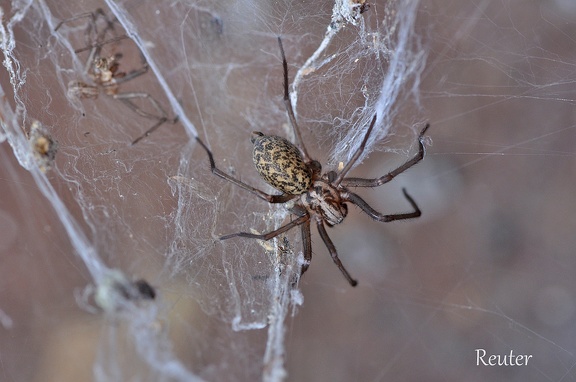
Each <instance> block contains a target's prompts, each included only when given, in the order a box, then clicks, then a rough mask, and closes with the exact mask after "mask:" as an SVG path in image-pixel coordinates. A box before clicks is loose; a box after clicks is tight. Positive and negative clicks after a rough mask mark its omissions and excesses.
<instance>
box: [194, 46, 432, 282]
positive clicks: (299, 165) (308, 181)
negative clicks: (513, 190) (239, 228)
mask: <svg viewBox="0 0 576 382" xmlns="http://www.w3.org/2000/svg"><path fill="white" fill-rule="evenodd" d="M278 44H279V46H280V53H281V55H282V65H283V67H284V104H285V105H286V111H287V113H288V117H289V119H290V122H291V124H292V128H293V129H294V135H295V137H296V141H297V142H296V143H297V145H294V144H292V143H291V142H289V141H288V140H287V139H285V138H282V137H278V136H269V135H264V134H262V133H260V132H254V133H253V134H252V143H253V144H254V151H253V161H254V165H255V166H256V170H257V171H258V173H259V174H260V176H261V177H262V178H263V179H264V180H265V181H266V182H267V183H268V184H269V185H271V186H272V187H274V188H275V189H277V190H278V191H280V192H282V194H280V195H270V194H267V193H265V192H263V191H260V190H258V189H256V188H254V187H252V186H250V185H248V184H246V183H244V182H242V181H240V180H238V179H236V178H234V177H232V176H230V175H228V174H226V173H225V172H223V171H222V170H220V169H219V168H217V167H216V165H215V163H214V157H213V155H212V152H211V151H210V150H209V149H208V147H207V146H206V145H205V144H204V142H202V140H200V138H198V137H196V140H197V141H198V143H199V144H200V146H202V148H204V150H206V153H207V154H208V159H209V160H210V169H211V170H212V172H213V173H214V174H216V175H217V176H219V177H221V178H223V179H226V180H228V181H230V182H232V183H234V184H235V185H237V186H239V187H242V188H243V189H245V190H248V191H250V192H252V193H253V194H255V195H256V196H258V197H259V198H261V199H263V200H266V201H267V202H269V203H285V202H288V201H291V200H295V201H294V202H293V206H292V207H290V209H289V211H290V212H291V213H292V214H294V215H296V219H294V220H292V221H291V222H289V223H287V224H285V225H284V226H282V227H280V228H278V229H276V230H274V231H271V232H268V233H265V234H254V233H248V232H239V233H234V234H230V235H225V236H222V237H220V240H226V239H230V238H233V237H238V236H240V237H247V238H252V239H260V240H270V239H272V238H274V237H276V236H278V235H280V234H282V233H284V232H286V231H288V230H290V229H292V228H294V227H296V226H300V227H301V230H302V245H303V252H304V260H305V263H304V264H303V265H302V270H301V275H302V274H304V272H306V270H307V269H308V266H309V265H310V261H311V259H312V243H311V239H310V221H311V220H313V221H314V223H315V224H316V228H317V229H318V233H319V234H320V237H321V238H322V241H324V244H325V245H326V247H327V248H328V251H329V252H330V255H331V256H332V260H333V261H334V263H335V264H336V265H337V266H338V268H339V269H340V271H341V272H342V274H343V275H344V277H346V280H348V282H349V283H350V285H352V286H356V285H357V284H358V282H357V281H356V280H354V279H353V278H352V277H351V276H350V274H349V273H348V271H347V270H346V268H344V265H342V262H341V261H340V259H339V258H338V253H337V251H336V247H335V246H334V244H333V243H332V240H330V237H329V236H328V233H327V232H326V228H325V227H324V224H326V225H328V226H329V227H332V226H333V225H336V224H340V223H342V221H343V220H344V218H345V217H346V215H347V214H348V206H347V205H346V203H348V202H349V203H352V204H354V205H356V206H358V207H360V209H362V211H364V212H365V213H366V214H368V216H370V217H371V218H372V219H374V220H377V221H381V222H391V221H394V220H402V219H412V218H417V217H419V216H420V215H421V212H420V209H419V208H418V206H417V205H416V202H414V199H412V198H411V197H410V195H408V193H407V192H406V190H405V189H402V192H403V193H404V197H405V198H406V199H407V200H408V202H409V203H410V205H411V206H412V208H413V209H414V211H413V212H408V213H401V214H391V215H384V214H381V213H379V212H377V211H376V210H374V209H373V208H372V207H370V205H368V203H366V202H365V201H364V200H363V199H362V198H361V197H360V196H358V195H356V194H355V193H353V192H351V191H350V190H349V189H348V188H349V187H378V186H381V185H382V184H384V183H388V182H390V181H391V180H392V179H394V178H395V177H396V176H397V175H399V174H401V173H403V172H404V171H406V170H408V169H409V168H410V167H412V166H414V165H415V164H416V163H418V162H420V161H421V160H422V158H424V153H425V150H424V143H423V142H424V133H425V132H426V130H427V129H428V127H429V125H426V126H425V127H424V128H423V129H422V131H421V132H420V134H419V136H418V144H419V150H418V153H417V154H416V155H415V156H414V157H413V158H412V159H409V160H408V161H406V162H405V163H404V164H403V165H401V166H400V167H398V168H396V169H395V170H392V171H390V172H389V173H387V174H386V175H384V176H381V177H380V178H375V179H364V178H346V177H345V176H346V174H347V173H348V171H350V169H351V168H352V166H354V163H356V161H357V160H358V158H359V157H360V155H361V154H362V152H363V150H364V147H365V145H366V142H367V141H368V137H369V136H370V133H371V132H372V129H373V127H374V124H375V123H376V115H374V117H373V118H372V122H371V123H370V126H369V127H368V130H367V131H366V134H365V136H364V139H363V140H362V144H361V145H360V147H359V148H358V149H357V150H356V152H355V153H354V155H353V156H352V159H350V161H349V162H348V164H346V166H344V168H343V169H342V170H341V171H340V172H339V173H338V172H336V171H328V172H327V173H325V174H322V166H321V165H320V163H319V162H318V161H316V160H314V159H311V158H310V156H309V155H308V152H307V151H306V147H305V146H304V143H303V141H302V136H301V135H300V130H299V127H298V124H297V122H296V118H295V116H294V110H293V108H292V104H291V102H290V94H289V90H288V63H287V62H286V57H285V55H284V48H283V47H282V40H281V39H280V37H278Z"/></svg>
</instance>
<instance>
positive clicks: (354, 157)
mask: <svg viewBox="0 0 576 382" xmlns="http://www.w3.org/2000/svg"><path fill="white" fill-rule="evenodd" d="M375 123H376V114H374V117H373V118H372V122H370V126H369V127H368V130H366V134H365V135H364V139H363V140H362V143H361V144H360V147H358V149H357V150H356V152H355V153H354V155H352V159H350V161H349V162H348V163H347V164H346V166H345V167H344V168H343V169H342V171H340V174H338V178H336V180H335V181H334V185H335V186H337V185H339V184H340V182H342V179H344V177H345V176H346V174H347V173H348V171H350V169H351V168H352V166H353V165H354V163H356V161H357V160H358V158H360V155H362V152H363V151H364V148H365V147H366V142H368V137H369V136H370V133H371V132H372V129H373V128H374V124H375Z"/></svg>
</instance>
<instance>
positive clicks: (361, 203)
mask: <svg viewBox="0 0 576 382" xmlns="http://www.w3.org/2000/svg"><path fill="white" fill-rule="evenodd" d="M402 192H403V193H404V196H405V197H406V199H407V200H408V202H409V203H410V205H411V206H412V208H414V212H408V213H405V214H391V215H383V214H381V213H380V212H378V211H376V210H375V209H373V208H372V207H370V205H369V204H368V203H366V201H365V200H364V199H362V198H361V197H360V196H358V195H356V194H355V193H353V192H350V191H347V192H343V193H342V198H343V199H344V200H345V201H347V202H350V203H353V204H355V205H357V206H358V207H360V208H361V209H362V211H364V212H365V213H366V214H367V215H368V216H370V217H371V218H372V219H374V220H377V221H380V222H384V223H388V222H391V221H394V220H403V219H413V218H417V217H419V216H420V215H422V212H421V211H420V208H418V205H417V204H416V202H415V201H414V199H412V197H411V196H410V195H408V193H407V192H406V189H405V188H403V189H402Z"/></svg>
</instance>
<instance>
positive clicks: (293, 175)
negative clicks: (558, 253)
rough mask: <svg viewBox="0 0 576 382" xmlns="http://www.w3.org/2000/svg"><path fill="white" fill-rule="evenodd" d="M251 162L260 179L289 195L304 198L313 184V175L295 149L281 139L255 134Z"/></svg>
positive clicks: (253, 135)
mask: <svg viewBox="0 0 576 382" xmlns="http://www.w3.org/2000/svg"><path fill="white" fill-rule="evenodd" d="M252 143H253V144H254V151H253V152H252V160H253V161H254V165H255V166H256V170H258V173H259V174H260V176H261V177H262V178H263V179H264V180H265V181H266V183H268V184H269V185H271V186H272V187H274V188H275V189H277V190H279V191H282V192H283V193H285V194H288V195H301V194H303V193H305V192H306V191H308V188H309V187H310V185H311V184H312V174H311V171H310V169H309V168H308V167H307V166H306V163H304V159H303V158H302V154H301V153H300V150H298V148H297V147H296V146H294V145H293V144H292V143H290V141H288V140H287V139H284V138H282V137H277V136H268V135H264V134H262V133H260V132H254V133H252Z"/></svg>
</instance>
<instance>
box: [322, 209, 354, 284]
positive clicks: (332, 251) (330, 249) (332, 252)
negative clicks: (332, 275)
mask: <svg viewBox="0 0 576 382" xmlns="http://www.w3.org/2000/svg"><path fill="white" fill-rule="evenodd" d="M314 220H316V227H317V228H318V233H319V234H320V237H321V238H322V241H323V242H324V244H325V245H326V248H328V252H330V256H332V260H333V261H334V264H336V266H337V267H338V269H340V272H342V274H343V275H344V277H346V280H348V282H349V283H350V285H352V286H356V285H358V281H356V280H354V279H353V278H352V277H351V276H350V274H349V273H348V271H347V270H346V268H344V265H342V262H341V261H340V259H339V258H338V252H337V251H336V247H335V246H334V244H333V243H332V240H330V236H328V232H326V228H324V222H323V221H322V220H321V219H314Z"/></svg>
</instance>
